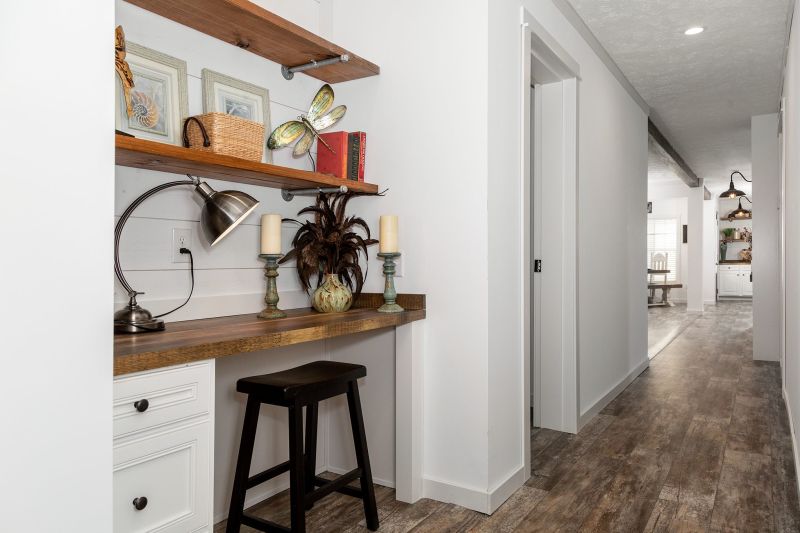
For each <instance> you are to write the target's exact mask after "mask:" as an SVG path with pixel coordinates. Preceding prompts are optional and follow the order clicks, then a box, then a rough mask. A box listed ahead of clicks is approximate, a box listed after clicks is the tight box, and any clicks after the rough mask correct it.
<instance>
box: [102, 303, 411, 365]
mask: <svg viewBox="0 0 800 533" xmlns="http://www.w3.org/2000/svg"><path fill="white" fill-rule="evenodd" d="M382 298H383V297H382V295H380V294H362V295H361V296H360V297H359V299H358V301H357V302H356V303H355V304H354V306H353V308H351V309H350V310H349V311H347V312H346V313H331V314H323V313H317V312H316V311H314V310H313V309H310V308H304V309H289V310H286V314H287V315H288V316H287V317H286V318H280V319H275V320H263V319H260V318H258V317H257V316H256V313H251V314H246V315H234V316H225V317H218V318H205V319H201V320H186V321H183V322H171V323H168V324H167V329H166V330H165V331H161V332H157V333H140V334H134V335H131V334H118V335H115V336H114V375H115V376H119V375H123V374H130V373H132V372H141V371H144V370H153V369H156V368H162V367H167V366H172V365H178V364H183V363H191V362H194V361H202V360H204V359H215V358H218V357H225V356H228V355H234V354H239V353H248V352H255V351H259V350H268V349H270V348H277V347H280V346H290V345H292V344H299V343H302V342H310V341H316V340H320V339H327V338H330V337H338V336H341V335H350V334H353V333H360V332H362V331H371V330H376V329H381V328H387V327H394V326H401V325H403V324H407V323H409V322H413V321H415V320H422V319H424V318H425V295H424V294H398V295H397V303H398V304H400V305H401V306H403V307H404V308H405V311H404V312H402V313H379V312H378V311H377V307H378V306H379V305H380V304H381V303H382Z"/></svg>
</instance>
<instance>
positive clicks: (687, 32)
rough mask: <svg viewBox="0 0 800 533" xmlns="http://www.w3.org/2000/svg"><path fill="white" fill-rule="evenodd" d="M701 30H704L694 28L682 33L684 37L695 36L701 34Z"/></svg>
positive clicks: (700, 27)
mask: <svg viewBox="0 0 800 533" xmlns="http://www.w3.org/2000/svg"><path fill="white" fill-rule="evenodd" d="M703 30H705V28H704V27H702V26H694V27H692V28H689V29H688V30H686V31H685V32H683V34H684V35H697V34H698V33H703Z"/></svg>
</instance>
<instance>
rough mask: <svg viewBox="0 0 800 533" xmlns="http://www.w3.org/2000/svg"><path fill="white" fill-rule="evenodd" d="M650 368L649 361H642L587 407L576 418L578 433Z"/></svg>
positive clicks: (647, 359)
mask: <svg viewBox="0 0 800 533" xmlns="http://www.w3.org/2000/svg"><path fill="white" fill-rule="evenodd" d="M649 366H650V359H649V358H646V359H645V360H644V361H642V362H641V363H639V364H638V365H637V366H636V367H635V368H634V369H633V370H631V371H630V372H628V375H627V376H625V377H624V378H622V380H620V382H619V383H617V384H616V385H615V386H614V387H612V389H611V390H610V391H608V392H607V393H606V394H605V395H604V396H603V397H602V398H600V399H599V400H597V401H596V402H595V403H594V405H592V406H591V407H589V408H588V409H587V410H586V411H584V412H583V414H581V416H580V417H579V418H578V431H580V429H581V428H582V427H583V426H585V425H586V424H587V423H588V422H589V421H590V420H591V419H592V418H594V417H595V416H596V415H597V414H598V413H599V412H600V411H602V410H603V409H604V408H605V406H606V405H608V404H609V403H611V400H613V399H614V398H616V397H617V396H618V395H619V393H621V392H622V391H624V390H625V387H627V386H628V385H630V384H631V383H632V382H633V380H634V379H636V378H637V377H639V374H641V373H642V372H644V371H645V370H647V367H649Z"/></svg>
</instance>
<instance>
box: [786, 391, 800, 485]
mask: <svg viewBox="0 0 800 533" xmlns="http://www.w3.org/2000/svg"><path fill="white" fill-rule="evenodd" d="M782 392H783V404H784V405H785V406H786V415H787V416H788V417H789V433H791V437H792V455H793V456H794V464H795V469H796V468H797V465H800V456H798V447H797V434H796V433H795V432H794V423H793V422H792V407H791V403H790V402H789V398H788V397H787V396H786V388H785V387H782ZM795 477H796V483H797V494H798V496H799V497H800V476H795Z"/></svg>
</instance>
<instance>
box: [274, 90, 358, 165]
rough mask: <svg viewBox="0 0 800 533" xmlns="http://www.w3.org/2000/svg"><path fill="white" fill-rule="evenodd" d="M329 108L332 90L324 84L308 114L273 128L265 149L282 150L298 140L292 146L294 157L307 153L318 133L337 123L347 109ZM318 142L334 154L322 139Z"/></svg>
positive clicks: (331, 101)
mask: <svg viewBox="0 0 800 533" xmlns="http://www.w3.org/2000/svg"><path fill="white" fill-rule="evenodd" d="M331 106H333V89H332V88H331V86H330V85H328V84H327V83H326V84H325V85H323V86H322V88H321V89H320V90H319V91H318V92H317V95H316V96H315V97H314V100H312V101H311V108H310V109H309V110H308V113H307V114H305V115H300V116H299V117H297V120H290V121H289V122H284V123H283V124H281V125H280V126H278V127H277V128H275V131H273V132H272V134H271V135H270V136H269V139H268V140H267V147H269V149H270V150H275V149H277V148H283V147H284V146H288V145H290V144H291V143H292V142H293V141H294V140H295V139H298V138H299V139H300V140H299V141H297V144H295V145H294V150H293V151H292V153H293V154H294V155H295V157H298V156H301V155H303V154H306V153H308V150H309V149H310V148H311V145H312V143H313V142H314V139H316V138H318V136H319V132H320V131H321V130H324V129H326V128H330V127H331V126H333V125H334V124H336V123H337V122H339V120H340V119H341V118H342V117H343V116H344V114H345V112H346V111H347V107H346V106H343V105H340V106H337V107H334V108H333V109H331ZM329 110H330V111H329ZM319 140H320V142H322V144H324V145H325V146H326V147H327V148H328V149H329V150H330V151H331V152H334V153H336V151H335V150H334V149H333V148H331V147H330V146H329V145H328V143H326V142H325V140H324V139H322V138H321V137H320V138H319Z"/></svg>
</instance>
